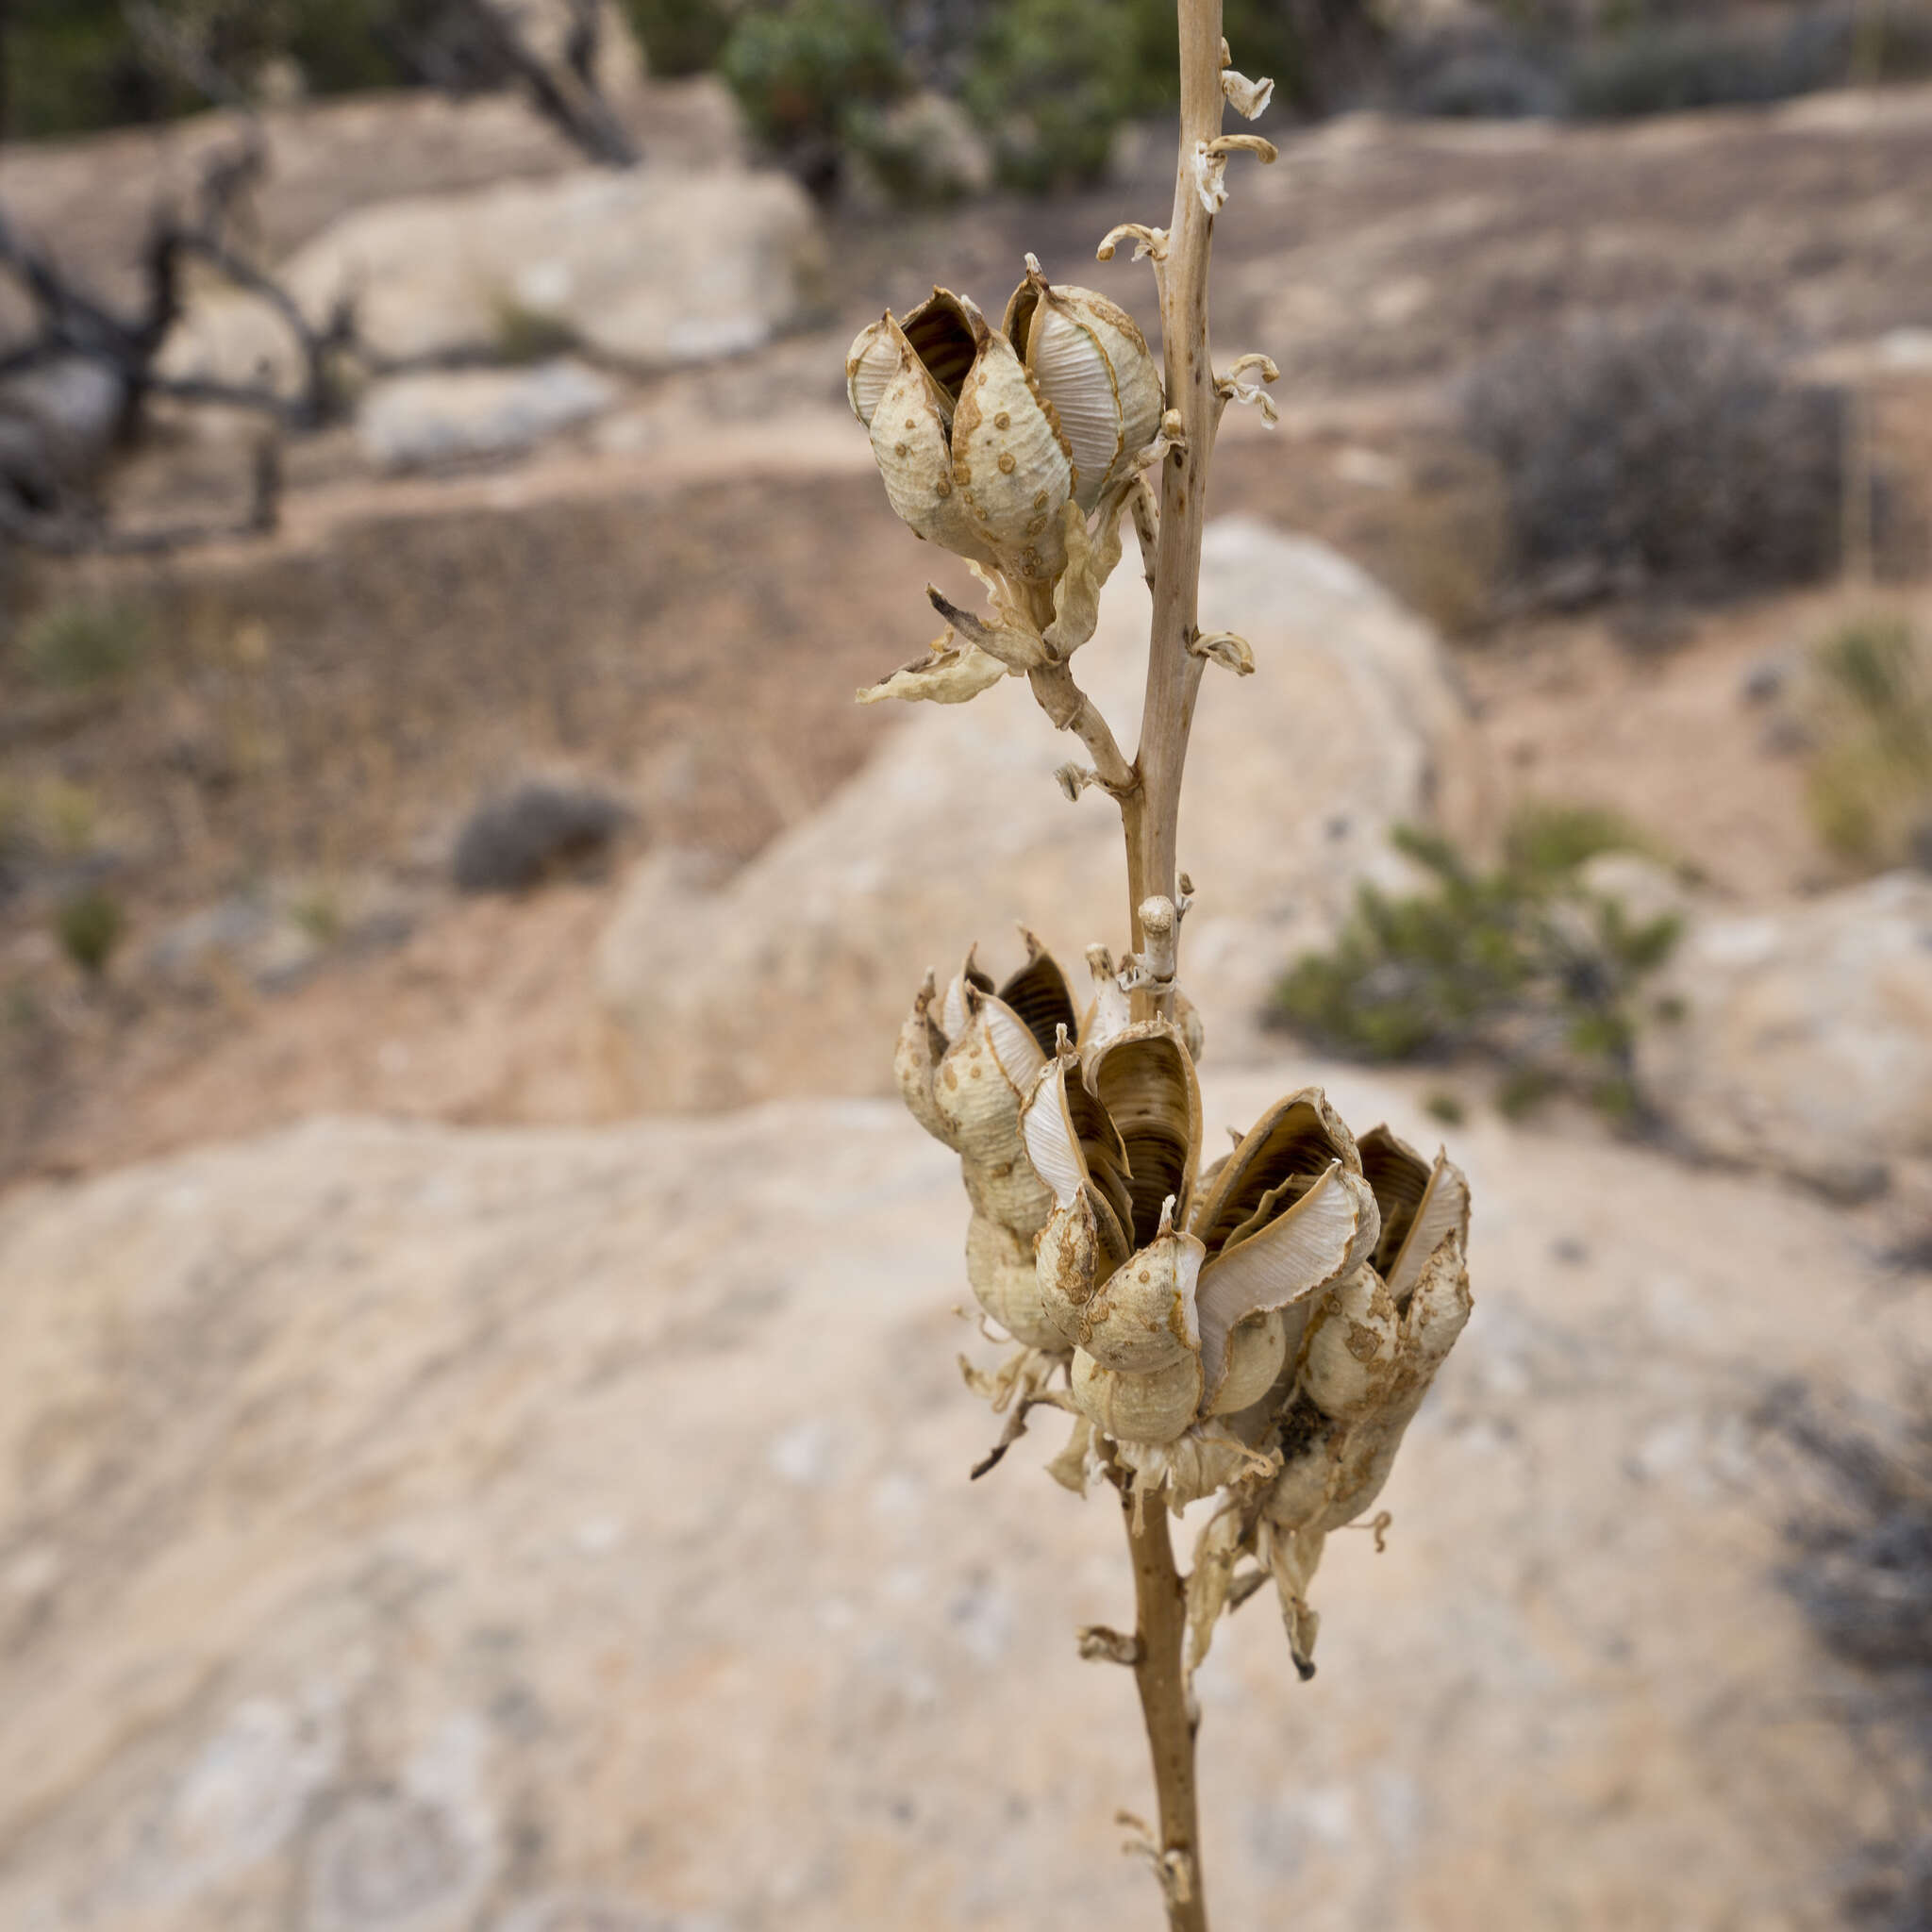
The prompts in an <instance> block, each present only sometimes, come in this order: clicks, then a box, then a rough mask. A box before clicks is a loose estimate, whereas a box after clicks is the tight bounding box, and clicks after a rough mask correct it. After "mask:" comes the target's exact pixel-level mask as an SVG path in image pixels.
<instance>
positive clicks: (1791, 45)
mask: <svg viewBox="0 0 1932 1932" xmlns="http://www.w3.org/2000/svg"><path fill="white" fill-rule="evenodd" d="M1851 61H1852V26H1851V22H1850V20H1849V19H1848V18H1846V17H1843V16H1819V15H1816V14H1801V15H1799V16H1798V17H1797V18H1795V19H1793V20H1789V21H1774V22H1765V21H1761V20H1752V19H1748V18H1747V19H1741V20H1717V19H1707V20H1697V19H1685V20H1671V21H1662V22H1655V23H1653V22H1643V23H1640V24H1638V25H1634V26H1632V27H1630V28H1628V29H1627V30H1626V31H1624V33H1621V34H1618V35H1615V36H1613V37H1611V38H1608V39H1606V40H1603V41H1599V42H1594V43H1593V44H1591V45H1590V46H1588V47H1586V48H1584V49H1583V50H1582V51H1581V52H1580V53H1579V54H1578V56H1577V58H1576V59H1575V60H1574V62H1573V63H1572V65H1571V70H1570V97H1571V103H1572V107H1573V108H1574V112H1576V113H1577V114H1579V115H1581V116H1583V117H1584V118H1586V119H1591V120H1604V119H1616V118H1623V117H1626V116H1630V115H1638V114H1669V113H1675V112H1678V111H1680V110H1682V109H1684V108H1716V107H1733V106H1749V105H1752V104H1755V103H1759V102H1764V101H1780V100H1786V99H1788V98H1790V96H1791V95H1793V94H1802V93H1810V92H1814V91H1815V90H1817V89H1819V88H1825V87H1839V86H1842V85H1843V84H1844V82H1845V80H1846V79H1847V78H1848V77H1849V75H1850V73H1851Z"/></svg>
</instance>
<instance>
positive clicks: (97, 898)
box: [54, 886, 127, 979]
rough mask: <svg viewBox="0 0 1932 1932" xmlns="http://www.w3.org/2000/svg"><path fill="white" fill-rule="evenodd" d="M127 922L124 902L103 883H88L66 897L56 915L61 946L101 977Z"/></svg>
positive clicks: (83, 967) (87, 971)
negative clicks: (103, 886)
mask: <svg viewBox="0 0 1932 1932" xmlns="http://www.w3.org/2000/svg"><path fill="white" fill-rule="evenodd" d="M126 924H127V921H126V917H125V914H124V913H123V912H122V910H121V902H120V901H119V900H118V899H116V898H114V897H113V895H112V894H111V893H109V892H107V891H103V890H102V888H101V887H99V886H88V887H86V888H85V889H84V890H82V891H78V892H75V893H74V894H73V895H72V896H71V897H69V898H66V899H63V900H62V901H61V902H60V906H59V909H58V911H57V912H56V913H55V915H54V931H55V935H56V937H57V938H58V940H59V941H60V950H61V951H62V952H64V953H65V954H66V955H67V957H68V958H70V959H72V960H73V961H74V963H75V965H76V966H78V967H79V968H80V970H81V971H82V972H83V973H85V974H87V975H88V977H89V978H90V979H98V978H99V977H100V976H101V974H103V973H105V972H106V971H107V970H108V960H109V959H110V958H112V957H113V953H114V948H115V947H116V946H118V945H119V944H120V943H121V936H122V934H123V933H124V932H125V930H126Z"/></svg>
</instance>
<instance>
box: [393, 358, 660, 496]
mask: <svg viewBox="0 0 1932 1932" xmlns="http://www.w3.org/2000/svg"><path fill="white" fill-rule="evenodd" d="M622 393H623V391H622V390H621V389H620V388H619V386H618V384H617V383H616V382H614V381H613V380H612V379H611V378H610V377H609V376H608V375H602V374H600V373H599V372H598V371H597V370H595V369H591V368H589V367H587V366H586V365H585V364H584V363H582V362H578V361H575V360H572V359H570V358H561V359H559V360H557V361H554V362H545V363H541V364H540V365H538V366H537V367H535V368H531V369H466V370H446V371H436V372H425V374H423V375H397V376H391V377H390V378H389V379H388V380H387V381H384V382H379V383H376V384H375V385H374V386H373V387H372V388H371V389H370V390H369V391H368V392H367V393H366V394H365V395H364V396H363V397H362V398H361V401H360V403H359V404H358V408H357V412H356V427H357V432H358V435H359V436H360V438H361V441H362V448H363V451H364V453H365V454H366V455H367V456H368V458H369V459H370V461H371V462H373V463H374V464H375V466H376V468H378V469H382V470H416V469H427V468H434V467H436V466H438V465H441V464H447V463H459V462H475V461H478V460H480V459H483V458H492V457H508V456H519V455H521V454H523V453H524V452H525V451H526V450H529V449H533V448H535V447H536V445H537V444H538V443H540V442H542V441H546V440H547V439H548V438H550V437H552V436H556V435H558V433H560V432H561V431H563V430H566V429H573V428H575V427H576V426H577V425H579V424H582V423H588V422H590V421H591V419H592V418H593V417H596V416H600V415H602V414H603V413H604V412H605V411H606V410H607V409H608V408H611V407H612V406H613V405H614V404H615V403H616V402H617V400H618V398H619V396H620V395H621V394H622Z"/></svg>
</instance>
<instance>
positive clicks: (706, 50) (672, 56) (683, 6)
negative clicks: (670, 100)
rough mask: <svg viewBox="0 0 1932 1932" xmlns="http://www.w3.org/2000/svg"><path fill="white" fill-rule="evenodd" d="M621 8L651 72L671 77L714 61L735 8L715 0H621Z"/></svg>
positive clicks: (699, 71)
mask: <svg viewBox="0 0 1932 1932" xmlns="http://www.w3.org/2000/svg"><path fill="white" fill-rule="evenodd" d="M624 8H625V12H626V13H627V14H628V15H629V16H630V25H631V31H632V32H633V33H635V34H636V35H637V37H638V42H639V44H640V45H641V47H642V48H643V50H644V57H645V58H646V59H648V60H649V62H650V64H651V72H652V73H653V74H656V75H666V76H670V77H674V78H675V76H677V75H686V74H708V73H709V72H710V70H711V69H712V68H713V67H715V66H716V65H717V64H718V58H719V56H720V55H721V54H723V53H724V43H725V42H726V41H728V40H729V39H730V38H731V26H732V20H733V15H734V13H735V12H736V11H737V9H736V8H730V7H725V6H721V5H719V4H718V0H624Z"/></svg>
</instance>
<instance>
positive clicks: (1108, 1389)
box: [1072, 1349, 1201, 1442]
mask: <svg viewBox="0 0 1932 1932" xmlns="http://www.w3.org/2000/svg"><path fill="white" fill-rule="evenodd" d="M1072 1383H1073V1394H1074V1407H1075V1408H1077V1409H1078V1410H1079V1411H1080V1413H1081V1414H1082V1415H1084V1416H1085V1417H1086V1418H1087V1419H1088V1421H1089V1422H1091V1423H1092V1424H1095V1426H1096V1427H1098V1428H1101V1429H1104V1430H1105V1431H1106V1432H1107V1434H1108V1435H1109V1436H1111V1437H1113V1438H1114V1440H1115V1441H1123V1442H1172V1441H1174V1438H1175V1437H1177V1436H1178V1435H1179V1434H1180V1433H1181V1431H1182V1430H1183V1429H1185V1428H1186V1427H1187V1426H1188V1424H1190V1423H1191V1422H1192V1421H1193V1420H1194V1411H1195V1410H1196V1409H1197V1408H1198V1407H1200V1402H1201V1360H1200V1357H1198V1356H1193V1355H1184V1356H1182V1357H1181V1358H1180V1359H1179V1360H1178V1361H1176V1362H1174V1363H1173V1364H1172V1365H1171V1366H1170V1367H1168V1368H1165V1369H1162V1370H1160V1371H1158V1373H1157V1374H1152V1375H1124V1374H1121V1373H1120V1371H1119V1370H1117V1369H1109V1368H1105V1367H1103V1366H1102V1365H1101V1364H1100V1363H1099V1362H1097V1361H1095V1360H1094V1359H1093V1357H1091V1355H1089V1354H1088V1353H1087V1352H1086V1351H1085V1350H1084V1349H1075V1350H1074V1368H1073V1376H1072Z"/></svg>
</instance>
